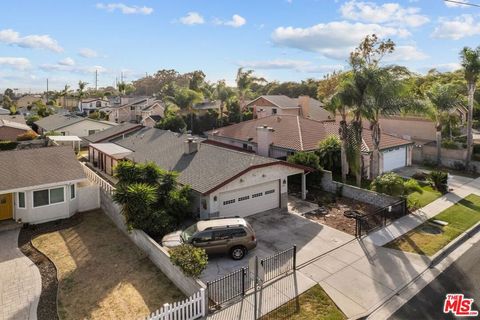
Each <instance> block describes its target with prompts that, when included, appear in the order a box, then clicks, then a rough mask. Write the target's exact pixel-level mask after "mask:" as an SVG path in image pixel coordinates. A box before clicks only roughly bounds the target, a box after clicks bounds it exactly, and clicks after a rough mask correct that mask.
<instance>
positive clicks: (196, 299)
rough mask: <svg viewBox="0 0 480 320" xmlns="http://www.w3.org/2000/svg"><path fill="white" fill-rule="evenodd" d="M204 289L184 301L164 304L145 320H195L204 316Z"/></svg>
mask: <svg viewBox="0 0 480 320" xmlns="http://www.w3.org/2000/svg"><path fill="white" fill-rule="evenodd" d="M205 298H206V297H205V289H203V288H201V289H200V291H198V292H197V293H195V294H194V295H193V296H191V297H190V298H187V299H185V300H184V301H177V302H175V303H172V304H169V303H166V304H164V305H163V307H162V308H160V309H158V310H157V311H155V312H152V314H151V315H150V316H149V317H146V318H145V320H195V319H199V318H201V317H204V316H205V315H206V310H205V309H206V308H205V305H206V301H205V300H206V299H205Z"/></svg>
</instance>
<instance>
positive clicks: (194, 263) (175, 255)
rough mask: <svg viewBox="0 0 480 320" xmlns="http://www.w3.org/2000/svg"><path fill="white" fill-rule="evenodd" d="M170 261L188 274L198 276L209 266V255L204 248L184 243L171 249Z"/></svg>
mask: <svg viewBox="0 0 480 320" xmlns="http://www.w3.org/2000/svg"><path fill="white" fill-rule="evenodd" d="M170 261H172V263H173V264H174V265H176V266H178V267H179V268H180V269H182V271H183V273H184V274H185V275H186V276H188V277H192V278H196V277H198V276H199V275H200V274H201V273H202V271H203V270H205V268H206V267H207V264H208V256H207V254H206V252H205V249H203V248H196V247H194V246H192V245H190V244H183V245H180V246H178V247H175V248H173V249H171V250H170Z"/></svg>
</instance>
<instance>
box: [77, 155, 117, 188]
mask: <svg viewBox="0 0 480 320" xmlns="http://www.w3.org/2000/svg"><path fill="white" fill-rule="evenodd" d="M80 164H81V165H82V168H83V172H85V175H86V176H87V178H88V180H90V181H92V182H94V183H96V184H98V185H99V186H100V188H102V189H103V190H105V191H106V192H108V193H109V194H113V191H114V190H115V187H113V186H112V185H111V184H110V183H108V182H107V181H105V180H104V179H102V178H101V177H100V176H99V175H98V174H97V173H96V172H95V171H93V170H92V169H90V168H89V167H87V165H85V164H84V163H82V162H80Z"/></svg>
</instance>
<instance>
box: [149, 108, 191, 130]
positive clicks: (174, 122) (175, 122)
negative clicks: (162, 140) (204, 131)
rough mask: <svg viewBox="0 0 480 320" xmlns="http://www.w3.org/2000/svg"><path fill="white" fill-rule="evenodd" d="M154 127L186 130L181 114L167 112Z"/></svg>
mask: <svg viewBox="0 0 480 320" xmlns="http://www.w3.org/2000/svg"><path fill="white" fill-rule="evenodd" d="M155 128H157V129H163V130H170V131H173V132H179V133H183V132H185V131H186V130H187V124H186V123H185V121H184V120H183V117H182V116H181V115H179V114H175V113H173V112H168V113H166V114H165V117H164V118H163V119H161V120H160V121H159V122H157V123H156V124H155Z"/></svg>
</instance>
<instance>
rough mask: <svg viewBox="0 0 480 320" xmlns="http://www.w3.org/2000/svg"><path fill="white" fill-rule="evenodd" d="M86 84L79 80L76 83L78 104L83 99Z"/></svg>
mask: <svg viewBox="0 0 480 320" xmlns="http://www.w3.org/2000/svg"><path fill="white" fill-rule="evenodd" d="M87 84H88V83H86V82H84V81H82V80H80V81H78V90H77V92H78V102H81V101H82V99H83V97H85V88H86V87H87Z"/></svg>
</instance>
